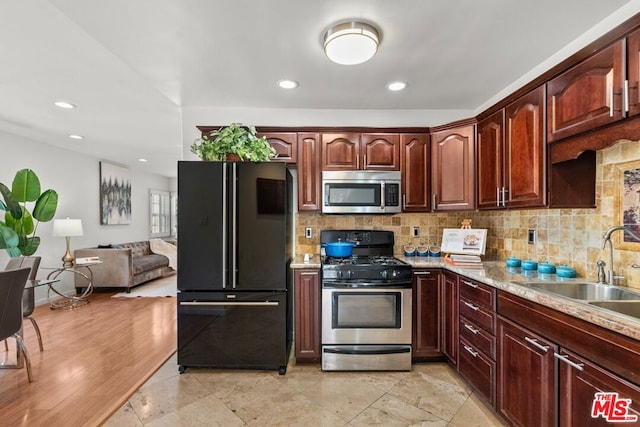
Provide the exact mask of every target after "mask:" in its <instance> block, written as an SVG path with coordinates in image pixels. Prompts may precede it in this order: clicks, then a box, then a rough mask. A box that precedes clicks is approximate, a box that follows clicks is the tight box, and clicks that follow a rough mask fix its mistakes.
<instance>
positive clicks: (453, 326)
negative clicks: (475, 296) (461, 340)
mask: <svg viewBox="0 0 640 427" xmlns="http://www.w3.org/2000/svg"><path fill="white" fill-rule="evenodd" d="M441 303H442V333H441V337H442V346H441V348H442V352H443V353H444V355H445V356H446V357H447V360H448V361H449V363H450V364H451V365H453V366H456V365H457V364H458V317H459V315H458V275H457V274H455V273H451V272H450V271H446V270H445V271H444V272H443V273H442V298H441Z"/></svg>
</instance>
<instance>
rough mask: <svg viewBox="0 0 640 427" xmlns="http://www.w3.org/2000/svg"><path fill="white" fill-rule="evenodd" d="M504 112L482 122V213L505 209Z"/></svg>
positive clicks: (479, 145)
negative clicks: (486, 210) (487, 210)
mask: <svg viewBox="0 0 640 427" xmlns="http://www.w3.org/2000/svg"><path fill="white" fill-rule="evenodd" d="M504 149H505V147H504V109H502V110H499V111H497V112H496V113H494V114H493V115H491V116H489V117H487V118H486V119H484V120H482V121H480V122H478V141H477V146H476V150H477V152H478V161H477V163H478V168H477V178H476V183H477V187H478V209H501V208H503V207H504V206H505V200H504V197H503V196H504V195H505V192H506V188H505V177H504V175H505V170H504Z"/></svg>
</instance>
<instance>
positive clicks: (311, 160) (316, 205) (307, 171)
mask: <svg viewBox="0 0 640 427" xmlns="http://www.w3.org/2000/svg"><path fill="white" fill-rule="evenodd" d="M320 180H321V173H320V134H319V133H314V132H304V133H303V132H301V133H298V210H299V211H307V212H308V211H319V210H320V207H321V206H322V205H321V202H322V192H321V183H320Z"/></svg>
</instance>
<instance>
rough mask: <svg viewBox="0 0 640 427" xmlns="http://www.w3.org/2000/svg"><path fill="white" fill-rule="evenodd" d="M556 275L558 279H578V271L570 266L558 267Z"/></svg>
mask: <svg viewBox="0 0 640 427" xmlns="http://www.w3.org/2000/svg"><path fill="white" fill-rule="evenodd" d="M556 275H557V276H558V277H567V278H574V277H576V275H577V274H576V269H575V268H573V267H569V266H568V265H559V266H557V267H556Z"/></svg>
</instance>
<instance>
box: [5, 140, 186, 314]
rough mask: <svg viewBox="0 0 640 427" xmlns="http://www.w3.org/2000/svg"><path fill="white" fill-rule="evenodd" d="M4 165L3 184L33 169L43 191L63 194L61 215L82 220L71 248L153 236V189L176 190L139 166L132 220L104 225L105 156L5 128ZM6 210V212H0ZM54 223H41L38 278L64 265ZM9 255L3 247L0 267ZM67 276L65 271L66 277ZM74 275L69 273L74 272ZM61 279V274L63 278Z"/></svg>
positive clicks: (67, 283) (66, 285) (40, 296)
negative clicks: (102, 183)
mask: <svg viewBox="0 0 640 427" xmlns="http://www.w3.org/2000/svg"><path fill="white" fill-rule="evenodd" d="M0 153H2V167H1V168H0V182H2V183H3V184H5V185H6V186H7V187H9V188H11V182H12V181H13V177H14V176H15V173H16V172H17V171H18V170H20V169H23V168H30V169H33V170H34V171H35V173H36V174H37V175H38V178H40V184H41V185H42V190H43V191H44V190H45V189H48V188H51V189H53V190H55V191H57V192H58V198H59V199H58V210H57V212H56V218H65V217H67V216H68V217H70V218H80V219H82V226H83V230H84V236H82V237H73V238H71V249H72V250H73V249H78V248H84V247H91V246H96V245H97V244H99V243H102V244H105V243H120V242H132V241H137V240H146V239H148V238H149V198H148V194H149V190H150V189H158V190H166V191H170V190H174V189H175V180H171V179H170V178H167V177H163V176H159V175H152V174H148V173H144V172H140V171H136V170H134V169H130V174H131V192H132V194H131V198H132V218H131V223H130V224H127V225H100V206H99V200H100V198H99V176H100V171H99V163H100V161H101V160H107V161H108V159H98V158H94V157H90V156H86V155H83V154H79V153H76V152H73V151H67V150H61V149H60V148H57V147H54V146H51V145H47V144H41V143H37V142H33V141H30V140H27V139H24V138H21V137H17V136H14V135H9V134H6V133H2V132H0ZM0 214H3V212H0ZM52 227H53V222H48V223H41V224H39V225H38V229H37V232H36V235H38V236H40V238H41V244H40V248H39V249H38V251H37V252H36V254H35V255H38V256H41V257H42V261H41V264H40V270H39V272H38V278H45V277H46V276H47V274H48V272H49V271H50V270H47V269H46V268H47V267H49V268H56V267H61V266H62V261H61V258H62V256H63V255H64V253H65V239H64V238H61V237H52V236H51V232H52ZM8 259H9V257H8V255H7V253H6V251H4V250H0V269H1V268H4V266H5V265H6V263H7V260H8ZM65 276H66V275H65ZM69 276H70V275H69ZM61 278H62V276H61ZM60 289H67V290H73V285H72V282H71V280H68V279H66V278H65V279H63V284H62V286H61V287H60ZM46 293H47V292H46V288H43V289H38V292H37V294H36V298H37V300H38V302H39V303H41V302H44V301H45V300H46Z"/></svg>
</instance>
